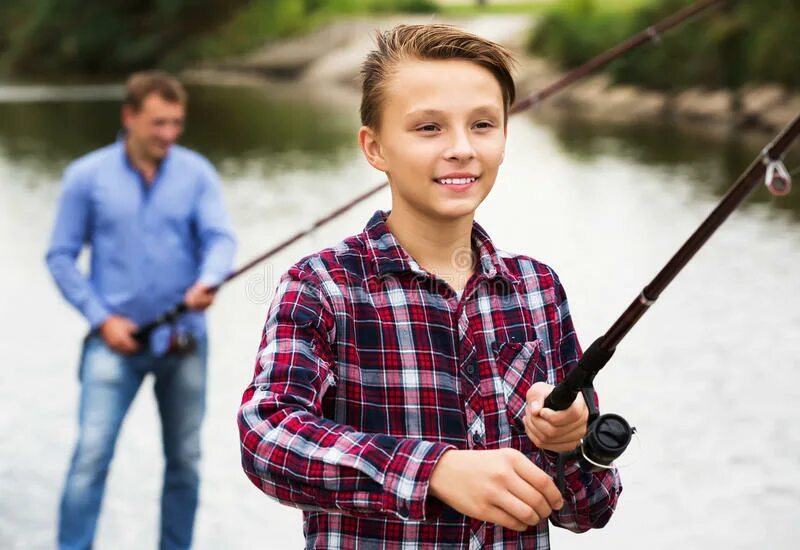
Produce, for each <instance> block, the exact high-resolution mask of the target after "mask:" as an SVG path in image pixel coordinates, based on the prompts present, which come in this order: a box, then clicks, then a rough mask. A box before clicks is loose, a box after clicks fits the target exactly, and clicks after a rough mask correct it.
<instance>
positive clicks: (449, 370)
mask: <svg viewBox="0 0 800 550" xmlns="http://www.w3.org/2000/svg"><path fill="white" fill-rule="evenodd" d="M385 218H386V214H385V213H383V212H376V214H375V215H374V216H373V218H372V219H371V220H370V222H369V223H368V225H367V227H366V229H365V230H364V231H363V232H362V233H361V234H359V235H356V236H354V237H351V238H349V239H347V240H345V241H344V242H343V243H341V244H339V245H337V246H335V247H333V248H330V249H326V250H323V251H322V252H320V253H318V254H314V255H312V256H309V257H307V258H305V259H303V260H301V261H300V262H299V263H297V264H296V265H295V266H293V267H292V268H291V269H290V270H289V271H288V272H287V273H286V274H285V275H284V276H283V277H282V278H281V281H280V283H279V286H278V291H277V296H276V297H275V300H274V301H273V303H272V306H271V308H270V311H269V314H268V317H267V321H266V325H265V327H264V333H263V338H262V341H261V347H260V349H259V352H258V359H257V364H256V369H255V375H254V378H253V381H252V383H251V384H250V386H249V387H248V388H247V389H246V391H245V392H244V396H243V398H242V406H241V409H240V412H239V430H240V435H241V443H242V463H243V466H244V469H245V471H246V473H247V475H248V477H249V478H250V479H251V481H252V482H253V483H254V484H255V485H256V486H257V487H259V488H260V489H261V490H262V491H264V492H265V493H267V494H268V495H270V496H272V497H274V498H276V499H277V500H278V501H280V502H282V503H284V504H288V505H291V506H295V507H298V508H301V509H302V510H304V514H303V518H304V532H305V536H306V545H307V548H403V549H418V548H433V547H435V548H530V549H537V550H542V549H546V548H549V542H548V523H547V521H546V520H544V521H542V522H541V523H539V524H538V525H536V526H535V527H531V528H530V529H528V531H526V532H524V533H518V532H516V531H512V530H509V529H505V528H503V527H501V526H498V525H494V524H487V523H484V522H481V521H478V520H475V519H472V518H469V517H466V516H464V515H462V514H460V513H458V512H456V511H455V510H453V509H452V508H450V507H448V506H445V505H444V504H443V503H441V502H440V501H438V499H436V498H434V497H432V496H428V486H429V481H430V476H431V472H432V470H433V468H434V466H435V465H436V461H437V460H438V459H439V457H440V456H441V455H442V454H443V453H444V452H445V451H447V450H448V449H453V448H457V449H498V448H504V447H512V448H514V449H517V450H519V451H521V452H523V453H524V454H526V455H527V456H529V457H530V459H531V460H533V461H534V462H535V463H536V465H537V466H538V467H540V468H542V469H543V470H545V471H546V472H547V473H549V474H550V475H551V476H554V475H555V460H554V458H555V455H554V454H553V453H550V452H548V451H542V450H539V449H537V448H536V447H535V446H534V445H533V443H532V442H531V441H530V440H529V439H528V437H527V436H526V434H525V431H524V425H523V416H524V414H525V394H526V392H527V391H528V389H529V388H530V387H531V384H533V383H534V382H535V381H547V382H548V383H551V384H555V383H557V382H558V381H560V380H562V379H563V377H564V375H565V372H566V371H567V370H568V369H569V368H570V367H571V366H572V365H574V364H575V363H576V362H577V360H578V358H579V357H580V353H581V351H580V347H579V344H578V340H577V338H576V336H575V331H574V328H573V325H572V321H571V319H570V315H569V310H568V307H567V301H566V296H565V294H564V291H563V289H562V287H561V284H560V283H559V281H558V278H557V277H556V275H555V273H554V272H553V271H552V270H551V269H550V268H548V267H547V266H545V265H543V264H541V263H539V262H537V261H535V260H532V259H531V258H528V257H525V256H510V255H507V254H504V253H502V252H499V251H497V250H495V248H494V246H493V245H492V242H491V241H490V240H489V237H488V235H487V234H486V233H485V232H484V231H483V229H482V228H481V227H480V226H479V225H478V224H475V225H474V229H473V234H472V241H473V247H474V249H475V250H476V251H477V253H478V255H477V257H478V263H477V265H476V270H475V271H476V272H475V275H474V276H473V277H471V278H470V280H469V281H468V282H467V285H466V288H465V289H464V292H463V294H462V295H461V297H460V298H459V296H457V295H456V293H455V292H454V291H453V290H452V288H451V287H449V286H448V285H447V284H445V283H444V282H443V281H441V280H440V279H438V278H436V277H435V276H434V275H432V274H430V273H428V272H426V271H425V270H423V269H422V268H421V267H420V266H419V265H418V264H417V263H416V262H415V261H414V260H413V259H412V258H411V257H410V256H409V255H408V254H407V253H406V252H405V251H404V250H403V248H402V247H401V246H400V244H399V243H398V242H397V240H396V239H395V238H394V236H393V235H392V234H391V233H390V232H389V229H388V228H387V226H386V224H385ZM620 491H621V485H620V481H619V477H618V474H617V472H616V470H606V471H603V472H600V473H593V474H592V473H586V472H583V471H582V470H580V469H578V467H577V465H576V464H574V463H572V464H569V465H568V467H567V491H566V494H565V495H564V497H565V505H564V507H563V508H562V509H561V510H560V511H557V512H554V513H553V515H551V517H550V521H551V522H552V523H553V524H555V525H559V526H562V527H566V528H568V529H570V530H573V531H584V530H586V529H590V528H592V527H602V526H603V525H605V523H606V522H607V521H608V520H609V518H610V516H611V514H612V512H613V510H614V507H615V505H616V502H617V497H618V495H619V493H620Z"/></svg>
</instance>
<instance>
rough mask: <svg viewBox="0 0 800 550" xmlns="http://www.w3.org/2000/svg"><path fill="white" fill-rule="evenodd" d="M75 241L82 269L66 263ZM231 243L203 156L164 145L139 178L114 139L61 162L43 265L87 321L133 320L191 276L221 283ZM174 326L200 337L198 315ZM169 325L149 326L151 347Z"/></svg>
mask: <svg viewBox="0 0 800 550" xmlns="http://www.w3.org/2000/svg"><path fill="white" fill-rule="evenodd" d="M84 245H89V246H90V247H91V267H90V271H89V274H88V277H87V276H85V275H84V274H82V273H81V272H80V271H79V270H78V268H77V266H76V259H77V257H78V255H79V254H80V252H81V249H82V248H83V247H84ZM235 249H236V244H235V241H234V237H233V232H232V229H231V224H230V220H229V219H228V216H227V214H226V212H225V210H224V207H223V204H222V197H221V187H220V182H219V177H218V175H217V173H216V170H214V167H213V166H212V165H211V163H210V162H209V161H208V160H207V159H206V158H205V157H203V156H202V155H199V154H198V153H195V152H194V151H191V150H189V149H186V148H184V147H180V146H178V145H173V146H172V147H170V149H169V152H168V154H167V156H166V157H165V158H164V159H163V160H162V162H161V164H160V166H159V168H158V172H157V174H156V177H155V179H154V181H153V182H152V183H151V184H149V185H148V184H146V183H145V180H144V179H143V177H142V175H141V174H140V172H138V171H137V170H136V169H135V168H134V167H133V165H132V164H131V163H130V160H129V159H128V156H127V154H126V151H125V142H124V140H123V139H120V140H118V141H117V142H116V143H113V144H111V145H108V146H106V147H103V148H102V149H98V150H97V151H94V152H92V153H89V154H88V155H86V156H84V157H81V158H80V159H78V160H76V161H74V162H73V163H72V164H70V165H69V166H68V167H67V169H66V170H65V172H64V178H63V189H62V194H61V198H60V201H59V205H58V213H57V215H56V220H55V226H54V228H53V234H52V238H51V240H50V246H49V248H48V250H47V266H48V267H49V269H50V273H51V274H52V275H53V278H54V279H55V282H56V284H57V285H58V288H59V289H60V290H61V292H62V294H63V295H64V297H65V298H66V299H67V300H68V301H69V302H70V303H71V304H72V305H73V306H75V307H76V308H77V309H78V310H79V311H80V312H81V313H82V314H83V315H84V317H86V319H87V320H88V321H89V324H90V325H91V327H92V328H97V327H98V326H99V325H100V324H102V322H103V320H105V319H106V318H107V317H108V316H109V315H112V314H117V315H123V316H125V317H127V318H129V319H131V320H132V321H134V322H135V323H137V324H139V325H141V324H144V323H146V322H148V321H152V320H153V319H155V318H156V317H157V316H158V315H159V314H161V313H163V312H165V311H166V310H168V309H170V308H171V307H172V306H174V305H176V304H179V303H181V302H182V301H183V295H184V293H185V292H186V290H187V289H188V288H189V287H190V286H192V285H193V284H194V283H195V282H197V281H200V282H202V283H204V284H206V285H217V284H219V283H220V282H222V280H223V279H224V278H225V276H226V275H227V274H228V273H229V272H230V269H231V263H232V261H233V256H234V253H235ZM176 328H177V329H178V330H185V331H188V332H191V333H192V334H194V335H195V336H198V337H204V336H205V332H206V326H205V315H204V314H203V313H202V312H189V313H187V314H185V315H184V316H183V317H182V318H181V319H180V320H179V321H178V323H177V327H176ZM169 331H170V327H162V328H160V329H159V330H157V331H155V332H154V333H153V336H152V338H151V348H152V351H154V352H155V353H163V352H164V351H165V350H166V347H167V343H168V340H169Z"/></svg>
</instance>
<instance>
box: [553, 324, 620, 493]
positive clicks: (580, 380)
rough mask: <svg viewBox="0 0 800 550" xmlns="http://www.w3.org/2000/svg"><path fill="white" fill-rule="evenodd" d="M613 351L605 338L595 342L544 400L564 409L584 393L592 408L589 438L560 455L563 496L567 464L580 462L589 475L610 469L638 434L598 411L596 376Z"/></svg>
mask: <svg viewBox="0 0 800 550" xmlns="http://www.w3.org/2000/svg"><path fill="white" fill-rule="evenodd" d="M614 350H615V348H610V349H609V347H607V346H606V345H605V344H604V341H603V337H601V338H598V339H597V340H595V341H594V342H593V343H592V345H591V346H589V348H588V349H587V350H586V351H585V352H584V353H583V356H582V357H581V359H580V361H578V364H577V365H575V367H574V368H573V369H572V370H571V371H570V372H569V373H568V374H567V376H566V377H565V378H564V380H563V381H562V382H561V383H560V384H558V385H557V386H556V387H555V388H553V391H552V392H550V395H548V396H547V398H546V399H545V401H544V406H545V407H548V408H551V409H553V410H564V409H566V408H568V407H569V406H570V405H571V404H572V403H573V402H574V401H575V398H576V397H578V393H581V394H582V395H583V400H584V401H585V402H586V407H587V408H588V409H589V420H588V426H587V429H586V435H585V436H584V437H583V439H582V440H581V442H580V443H579V444H578V446H577V447H575V449H573V450H572V451H569V452H566V453H558V459H557V470H556V486H557V487H558V489H559V491H561V492H562V493H563V492H564V489H565V488H566V479H565V474H564V469H565V466H566V463H567V462H568V461H570V460H577V461H578V465H579V466H580V467H581V469H583V470H584V471H589V472H597V471H600V470H608V469H611V468H612V467H613V466H611V463H612V462H614V460H616V459H617V458H618V457H619V456H620V455H621V454H622V453H623V452H625V449H627V448H628V444H629V443H630V442H631V437H632V436H633V434H634V433H635V432H636V429H635V428H632V427H631V425H630V424H628V422H627V421H626V420H625V419H624V418H622V417H621V416H619V415H618V414H603V415H601V414H600V410H599V409H598V408H597V395H596V394H595V391H594V377H595V376H596V375H597V373H598V372H599V371H600V369H602V368H603V366H604V365H605V364H606V363H608V361H609V360H610V359H611V356H612V355H614Z"/></svg>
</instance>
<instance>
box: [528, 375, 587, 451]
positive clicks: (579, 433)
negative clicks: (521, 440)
mask: <svg viewBox="0 0 800 550" xmlns="http://www.w3.org/2000/svg"><path fill="white" fill-rule="evenodd" d="M553 388H554V386H551V385H550V384H545V383H544V382H536V383H535V384H534V385H533V386H531V389H530V390H528V394H527V395H526V401H527V403H528V404H527V406H526V408H525V421H524V422H525V433H527V434H528V437H529V438H530V440H531V441H533V444H534V445H536V446H537V447H539V448H540V449H545V450H547V451H554V452H566V451H571V450H573V449H574V448H575V447H577V446H578V443H580V441H581V439H582V438H583V436H584V435H586V422H587V421H588V420H589V408H588V407H587V406H586V402H585V401H584V400H583V394H582V393H579V394H578V398H577V399H575V401H574V402H573V403H572V405H570V406H569V408H568V409H565V410H563V411H554V410H552V409H548V408H545V407H544V405H543V404H544V400H545V398H546V397H547V396H548V395H550V392H552V391H553Z"/></svg>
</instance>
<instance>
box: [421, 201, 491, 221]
mask: <svg viewBox="0 0 800 550" xmlns="http://www.w3.org/2000/svg"><path fill="white" fill-rule="evenodd" d="M460 202H461V204H442V205H438V206H437V207H434V208H433V209H432V210H433V212H432V214H433V215H434V216H435V217H436V218H439V219H441V220H446V221H456V220H460V219H462V218H464V217H467V216H474V215H475V211H476V210H477V209H478V206H479V205H480V202H476V201H460Z"/></svg>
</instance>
